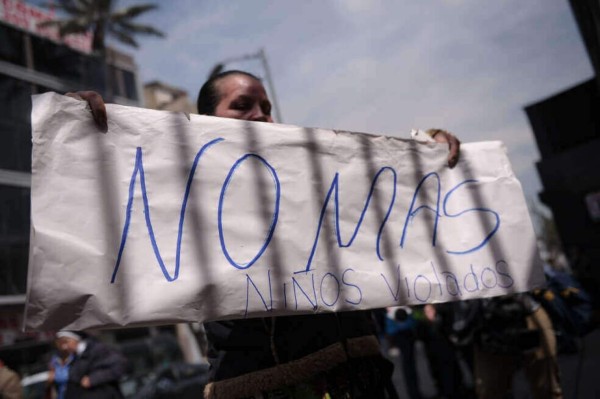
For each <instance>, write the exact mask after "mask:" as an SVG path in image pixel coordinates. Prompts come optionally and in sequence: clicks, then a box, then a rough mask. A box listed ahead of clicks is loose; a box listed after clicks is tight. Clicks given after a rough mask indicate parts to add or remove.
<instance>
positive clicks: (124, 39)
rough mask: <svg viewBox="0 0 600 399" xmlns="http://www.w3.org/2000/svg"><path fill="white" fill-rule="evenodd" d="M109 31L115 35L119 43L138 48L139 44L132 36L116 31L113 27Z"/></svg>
mask: <svg viewBox="0 0 600 399" xmlns="http://www.w3.org/2000/svg"><path fill="white" fill-rule="evenodd" d="M108 31H109V32H110V34H111V35H113V36H114V37H115V38H116V39H117V40H118V41H120V42H121V43H124V44H127V45H129V46H132V47H135V48H138V47H139V44H138V43H137V42H136V41H135V39H134V38H133V36H132V35H130V34H129V33H127V32H123V31H121V30H118V29H115V28H113V27H109V28H108Z"/></svg>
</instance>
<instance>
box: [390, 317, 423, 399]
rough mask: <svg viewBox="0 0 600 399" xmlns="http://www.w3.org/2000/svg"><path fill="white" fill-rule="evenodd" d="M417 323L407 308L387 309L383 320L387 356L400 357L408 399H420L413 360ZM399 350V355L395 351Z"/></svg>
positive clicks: (414, 361) (415, 366) (415, 364)
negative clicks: (387, 347) (387, 343)
mask: <svg viewBox="0 0 600 399" xmlns="http://www.w3.org/2000/svg"><path fill="white" fill-rule="evenodd" d="M416 329H417V321H416V320H415V318H414V317H413V312H412V309H411V308H410V307H408V306H400V307H392V308H388V309H387V314H386V319H385V333H386V337H387V338H388V341H389V343H390V350H389V351H388V355H389V356H391V357H396V356H398V355H400V356H401V360H402V373H403V374H404V382H405V384H406V391H407V393H408V397H409V398H410V399H421V397H422V396H421V392H420V391H419V378H418V374H417V363H416V358H415V341H416V339H417V332H416ZM397 350H399V353H395V351H397Z"/></svg>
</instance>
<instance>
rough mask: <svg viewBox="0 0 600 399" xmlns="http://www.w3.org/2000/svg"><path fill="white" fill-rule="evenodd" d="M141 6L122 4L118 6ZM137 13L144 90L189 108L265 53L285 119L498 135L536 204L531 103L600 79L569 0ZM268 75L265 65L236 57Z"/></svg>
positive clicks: (182, 6) (361, 2) (228, 0)
mask: <svg viewBox="0 0 600 399" xmlns="http://www.w3.org/2000/svg"><path fill="white" fill-rule="evenodd" d="M139 2H141V0H120V1H119V2H118V7H121V6H127V5H131V4H135V3H139ZM155 3H156V4H158V5H159V9H158V10H156V11H152V12H150V13H148V14H146V15H143V16H142V17H140V18H139V22H143V23H149V24H152V25H154V26H155V27H157V28H158V29H160V30H162V31H163V32H164V33H165V34H166V38H164V39H158V38H142V39H140V44H141V47H140V48H139V49H138V50H135V49H131V48H125V50H126V51H127V52H128V53H130V54H132V55H134V56H135V59H136V62H137V64H138V66H139V71H140V76H141V80H142V82H147V81H151V80H160V81H163V82H165V83H167V84H170V85H174V86H177V87H180V88H182V89H185V90H187V91H188V93H189V94H190V97H191V99H192V101H193V102H195V98H196V95H197V92H198V89H199V88H200V86H201V84H202V83H203V82H204V81H205V79H206V77H207V75H208V73H209V72H210V70H211V69H212V68H213V66H214V65H215V64H217V63H219V62H221V61H223V60H227V59H231V58H236V57H240V56H243V55H247V54H255V53H257V52H258V50H260V49H261V48H264V50H265V52H266V54H267V57H268V62H269V65H270V69H271V72H272V78H273V82H274V86H275V92H276V95H277V99H278V104H279V107H280V111H281V114H282V116H283V122H285V123H288V124H293V125H300V126H308V127H322V128H335V129H343V130H350V131H358V132H367V133H375V134H386V135H391V136H397V137H403V138H408V137H409V132H410V130H411V129H412V128H421V129H427V128H432V127H435V128H443V129H446V130H448V131H450V132H452V133H454V134H456V135H457V136H458V137H459V138H460V139H461V141H463V142H474V141H484V140H502V141H503V142H504V143H505V144H506V146H507V148H508V153H509V157H510V159H511V162H512V165H513V169H514V171H515V174H516V175H517V177H518V178H519V180H520V181H521V183H522V184H523V188H524V191H525V195H526V197H527V198H530V199H531V198H536V197H537V193H538V192H539V191H540V190H541V184H540V181H539V178H538V176H537V172H536V169H535V162H536V161H538V160H539V159H540V155H539V152H538V150H537V146H536V144H535V139H534V136H533V132H532V130H531V128H530V125H529V123H528V120H527V117H526V114H525V112H524V109H523V108H524V107H525V106H526V105H529V104H532V103H534V102H537V101H539V100H542V99H545V98H547V97H550V96H552V95H553V94H555V93H557V92H559V91H561V90H564V89H567V88H569V87H572V86H574V85H576V84H578V83H580V82H582V81H584V80H586V79H589V78H591V77H592V76H593V71H592V67H591V64H590V61H589V58H588V55H587V53H586V50H585V47H584V45H583V42H582V39H581V36H580V34H579V31H578V29H577V26H576V24H575V20H574V17H573V14H572V12H571V9H570V7H569V4H568V1H567V0H505V1H491V0H437V1H433V0H421V1H409V0H301V1H300V0H294V1H293V0H220V1H218V0H203V1H198V0H171V1H168V2H167V1H163V2H158V1H156V2H155ZM227 69H243V70H248V71H250V72H253V73H255V74H257V75H259V76H264V75H265V72H264V69H263V68H262V65H261V64H260V62H259V61H258V60H256V59H255V60H249V61H241V62H231V63H228V64H227Z"/></svg>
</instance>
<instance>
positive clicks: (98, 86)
mask: <svg viewBox="0 0 600 399" xmlns="http://www.w3.org/2000/svg"><path fill="white" fill-rule="evenodd" d="M53 18H54V13H53V12H52V11H49V10H47V9H42V8H39V7H35V6H32V5H30V4H28V3H25V2H24V1H17V0H2V1H1V2H0V110H1V113H2V118H0V198H1V201H0V358H2V359H3V360H4V361H5V362H6V363H7V364H9V365H10V366H11V367H13V368H15V369H17V370H18V371H19V372H21V373H22V374H25V375H26V374H30V373H33V372H37V371H40V370H45V369H46V368H47V366H46V363H45V361H44V359H45V357H44V355H46V354H47V353H48V352H49V351H50V349H51V347H52V343H53V340H54V332H53V331H48V332H27V333H24V332H22V331H21V326H22V323H23V309H24V304H25V292H26V285H27V263H28V251H29V233H30V232H29V229H30V219H29V218H30V188H31V148H32V147H31V124H30V113H31V95H32V94H40V93H44V92H47V91H55V92H58V93H66V92H70V91H78V90H83V89H85V90H95V91H97V92H99V93H101V94H102V95H103V97H104V98H105V99H106V100H107V102H113V103H118V104H122V105H130V106H142V97H143V96H142V94H141V93H142V91H141V90H140V88H141V85H140V83H139V81H138V68H137V66H136V64H135V62H134V59H133V58H132V57H131V56H129V55H127V54H125V53H122V52H120V51H117V50H115V49H112V48H107V49H106V53H105V57H102V56H99V55H98V54H95V53H93V52H92V51H91V49H92V35H91V33H87V34H80V35H68V36H66V37H65V38H64V39H61V38H60V37H59V35H58V33H57V30H56V29H55V28H54V29H53V28H40V27H39V26H38V23H39V22H41V21H44V20H48V19H53ZM144 97H146V98H147V100H146V101H148V103H149V105H150V106H151V107H152V108H156V109H168V110H173V111H186V112H191V111H193V110H194V107H193V106H192V105H191V104H190V102H189V101H188V98H187V93H185V92H183V91H182V90H178V89H175V88H173V87H170V86H168V85H166V84H162V83H159V82H153V83H151V84H149V85H148V87H147V88H146V89H144ZM196 327H197V326H196ZM179 329H181V327H179ZM196 329H197V328H196ZM175 330H176V328H175V327H173V326H171V327H165V328H154V329H128V330H122V331H114V332H112V333H111V334H110V336H109V337H108V339H109V340H112V341H114V342H127V344H124V345H122V346H121V347H122V350H123V351H124V352H125V353H126V354H127V355H128V357H129V358H130V359H134V363H136V364H135V366H136V369H137V370H140V372H145V371H147V369H148V368H151V367H153V366H154V365H155V364H160V363H165V362H166V363H168V362H169V361H172V360H176V359H180V358H181V356H182V354H181V352H180V351H179V350H178V347H179V346H181V343H179V345H178V342H177V341H176V339H175V338H174V337H175ZM190 331H191V330H189V329H187V330H185V329H184V332H185V333H188V334H189V332H190ZM180 335H181V334H180ZM187 345H189V344H187ZM46 360H47V359H46Z"/></svg>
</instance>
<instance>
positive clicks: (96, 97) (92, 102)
mask: <svg viewBox="0 0 600 399" xmlns="http://www.w3.org/2000/svg"><path fill="white" fill-rule="evenodd" d="M65 95H66V96H68V97H72V98H74V99H76V100H80V101H85V102H87V103H88V105H89V107H90V110H91V112H92V117H93V118H94V122H95V123H96V126H98V129H100V131H102V132H103V133H106V132H107V131H108V122H107V117H106V106H105V104H104V100H103V99H102V96H101V95H100V94H98V93H96V92H95V91H78V92H75V93H72V92H70V93H66V94H65Z"/></svg>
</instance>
